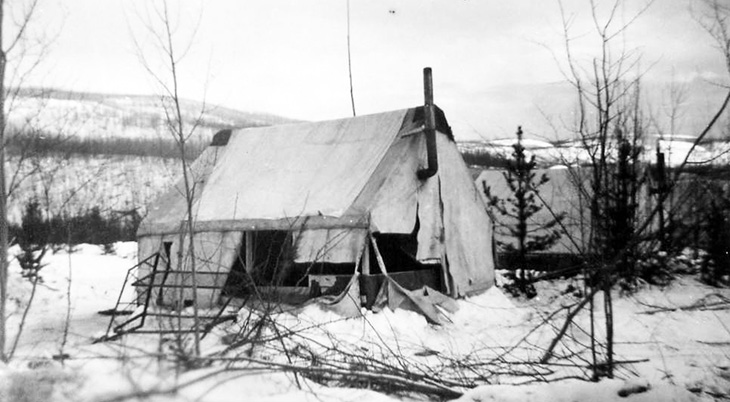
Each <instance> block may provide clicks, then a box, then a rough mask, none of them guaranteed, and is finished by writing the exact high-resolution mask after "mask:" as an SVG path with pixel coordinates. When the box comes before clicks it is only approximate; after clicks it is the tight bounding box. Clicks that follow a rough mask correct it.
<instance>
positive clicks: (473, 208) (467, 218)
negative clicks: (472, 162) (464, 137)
mask: <svg viewBox="0 0 730 402" xmlns="http://www.w3.org/2000/svg"><path fill="white" fill-rule="evenodd" d="M437 149H438V157H439V172H438V179H439V193H440V197H441V205H442V208H443V215H442V219H443V226H444V242H445V248H446V250H445V254H446V260H447V264H448V275H449V276H450V282H451V289H450V294H451V296H453V297H461V296H466V295H470V294H473V293H477V292H480V291H484V290H486V289H489V288H490V287H491V286H492V285H494V265H495V264H494V251H493V245H492V235H493V233H492V231H493V228H492V221H491V219H490V218H489V215H488V214H487V209H486V205H485V204H484V201H483V199H482V197H481V195H480V194H479V190H478V189H477V187H476V186H475V184H474V181H473V180H472V179H471V174H470V173H469V170H468V169H467V167H466V164H465V163H464V160H463V159H462V157H461V155H460V154H459V151H458V150H457V148H456V144H454V143H453V142H451V141H449V139H448V138H447V137H446V136H444V135H438V136H437Z"/></svg>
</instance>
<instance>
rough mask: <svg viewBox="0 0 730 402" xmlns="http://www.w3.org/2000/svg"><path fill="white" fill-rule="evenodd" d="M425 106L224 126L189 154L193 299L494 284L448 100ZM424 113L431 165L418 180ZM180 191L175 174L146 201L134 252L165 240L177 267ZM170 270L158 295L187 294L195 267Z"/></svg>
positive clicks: (183, 251)
mask: <svg viewBox="0 0 730 402" xmlns="http://www.w3.org/2000/svg"><path fill="white" fill-rule="evenodd" d="M430 110H432V111H433V112H430ZM430 110H429V109H426V107H417V108H412V109H405V110H397V111H392V112H386V113H379V114H373V115H367V116H358V117H353V118H347V119H340V120H333V121H324V122H315V123H302V124H290V125H280V126H271V127H261V128H249V129H242V130H234V131H232V132H231V131H223V132H220V133H218V134H217V135H216V137H215V138H214V139H213V142H212V144H211V146H210V147H208V148H207V149H206V150H205V151H204V152H203V153H202V155H201V156H200V157H199V158H198V159H197V160H196V161H195V162H194V164H193V165H192V171H193V176H194V181H195V183H194V188H195V192H194V205H193V217H194V218H193V225H194V233H195V234H194V236H193V239H194V241H193V245H194V256H195V258H194V262H195V268H196V272H198V273H199V275H197V276H198V279H197V280H196V283H197V284H198V293H197V300H198V303H199V304H200V305H203V306H205V305H212V304H215V303H218V302H219V301H220V299H221V297H226V296H242V295H245V294H246V292H254V291H258V290H260V289H267V290H269V289H273V288H276V289H278V290H280V291H281V292H283V293H287V292H288V295H289V296H291V297H292V298H296V296H297V295H299V296H301V298H307V297H309V296H317V295H320V294H324V295H328V294H332V295H333V296H332V301H331V303H333V304H335V303H336V302H337V301H338V300H341V299H342V298H343V295H349V296H351V299H352V300H357V303H356V304H357V306H356V307H357V308H358V309H359V307H360V302H361V301H362V302H363V303H365V304H366V305H368V306H372V305H373V304H377V303H378V302H382V300H384V299H385V296H388V297H389V299H390V301H389V303H391V305H392V303H396V304H398V303H400V304H412V303H416V304H418V302H419V298H423V297H425V296H429V295H431V296H433V297H435V295H436V293H435V292H433V291H432V290H429V289H422V287H423V286H424V285H428V286H429V287H430V288H432V289H435V290H439V291H442V292H443V293H445V294H447V295H449V296H452V297H460V296H464V295H469V294H472V293H475V292H480V291H483V290H485V289H487V288H489V287H490V286H492V284H493V282H494V263H493V251H492V223H491V221H490V219H489V217H488V215H487V213H486V210H485V204H484V203H483V200H482V198H481V196H480V194H479V191H478V189H477V188H476V187H475V185H474V182H473V180H472V179H471V176H470V174H469V171H468V170H467V167H466V166H465V164H464V162H463V161H462V159H461V156H460V154H459V153H458V151H457V149H456V145H455V143H454V141H453V137H452V134H451V130H450V128H449V126H448V124H447V122H446V118H445V116H444V114H443V112H442V111H441V110H440V109H438V108H435V107H434V108H433V109H430ZM429 113H433V115H434V119H432V121H435V129H436V130H435V132H436V133H435V136H434V137H432V138H434V140H435V142H434V144H435V145H436V147H435V151H436V154H435V156H437V157H438V164H439V166H438V170H436V171H435V172H431V173H433V176H431V177H428V178H423V179H421V178H419V177H418V175H417V172H418V171H419V170H422V169H423V168H424V167H425V166H426V165H427V160H428V154H427V142H428V141H427V139H426V135H424V131H425V129H424V119H425V117H424V115H428V114H429ZM426 120H428V119H427V118H426ZM183 194H184V191H183V186H182V184H178V185H177V186H175V187H174V188H172V189H170V190H169V191H168V192H167V193H166V194H164V195H163V196H162V197H161V198H160V199H158V200H157V201H156V202H155V203H153V204H152V205H150V206H149V207H148V215H147V216H146V218H145V219H144V221H143V222H142V223H141V225H140V228H139V231H138V233H137V237H138V244H139V258H140V259H143V258H146V257H147V256H149V255H151V254H153V253H155V252H158V251H161V252H162V253H163V254H164V255H166V256H169V263H167V264H166V267H164V270H169V271H170V272H173V273H174V272H181V273H182V272H189V271H190V270H191V268H192V262H193V260H191V257H190V253H189V251H190V250H189V246H188V245H187V244H188V243H189V238H188V237H187V236H188V235H187V234H186V230H185V223H184V220H185V217H186V202H185V197H183ZM141 274H142V275H143V274H144V273H141ZM353 277H354V278H355V279H354V280H351V279H352V278H353ZM156 280H158V279H156ZM167 281H168V282H173V283H178V284H179V285H180V286H178V287H177V288H173V289H171V290H170V291H169V292H167V293H166V292H161V294H160V297H159V298H158V302H160V303H163V304H165V303H173V302H174V301H175V300H180V299H181V298H182V299H183V300H184V301H187V302H188V303H189V302H190V300H192V296H191V295H192V290H191V289H190V287H191V286H192V285H191V283H190V275H183V274H177V275H172V276H171V277H170V278H167ZM253 285H257V286H256V287H253ZM338 294H339V295H340V297H339V298H338V297H336V296H335V295H338ZM424 295H425V296H424ZM394 300H395V301H394Z"/></svg>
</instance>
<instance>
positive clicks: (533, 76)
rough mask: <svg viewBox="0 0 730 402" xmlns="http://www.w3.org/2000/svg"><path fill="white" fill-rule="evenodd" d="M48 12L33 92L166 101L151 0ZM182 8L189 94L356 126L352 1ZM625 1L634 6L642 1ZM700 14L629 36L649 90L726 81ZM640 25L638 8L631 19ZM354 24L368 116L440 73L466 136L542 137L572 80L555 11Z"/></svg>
mask: <svg viewBox="0 0 730 402" xmlns="http://www.w3.org/2000/svg"><path fill="white" fill-rule="evenodd" d="M40 1H41V4H42V9H41V10H40V11H41V13H39V15H38V18H37V19H36V21H35V22H36V26H35V29H36V30H39V29H43V30H45V31H46V32H47V33H49V35H50V36H52V37H54V38H55V39H54V41H53V44H52V50H51V53H50V55H49V56H48V57H46V60H45V62H44V64H43V67H42V72H43V73H42V74H38V75H36V76H35V77H34V78H33V79H32V80H30V83H33V84H35V85H46V86H53V87H60V88H66V89H72V90H77V91H93V92H112V93H142V94H147V93H154V92H155V91H156V89H155V86H154V82H153V81H152V80H151V79H150V77H149V75H148V74H147V73H146V72H145V71H144V69H143V68H142V66H141V64H140V62H139V60H138V58H137V56H136V54H135V53H136V52H135V47H134V45H133V41H132V35H135V36H137V37H139V38H140V39H141V40H142V42H143V43H146V44H149V42H148V40H145V38H144V33H143V31H142V30H141V26H140V24H139V15H140V14H144V13H145V5H146V4H148V3H149V2H148V1H143V0H137V1H133V0H63V1H61V0H40ZM170 3H171V4H172V5H174V6H180V9H179V13H178V12H176V13H174V16H175V19H176V20H177V21H179V27H178V30H177V33H178V34H180V35H181V36H180V37H181V39H182V40H181V42H185V41H186V38H188V37H189V36H190V33H191V32H193V27H194V26H196V25H197V26H198V29H197V31H196V32H195V39H194V42H193V45H192V48H191V50H190V52H189V53H187V55H186V57H185V58H184V59H183V61H182V63H181V72H180V82H181V87H182V95H183V96H185V97H187V98H190V99H196V100H202V99H205V100H206V101H207V102H209V103H214V104H220V105H223V106H227V107H231V108H234V109H239V110H245V111H263V112H270V113H274V114H279V115H283V116H287V117H292V118H298V119H304V120H321V119H331V118H340V117H347V116H350V115H351V106H350V98H349V86H348V71H347V47H346V26H347V19H346V15H347V13H346V1H345V0H306V1H305V0H209V1H206V2H204V4H202V5H201V4H200V3H198V2H194V1H185V2H182V1H181V2H174V1H170ZM604 3H605V2H604ZM627 3H629V6H627V7H628V8H634V7H639V6H640V5H641V4H643V3H644V2H643V1H641V0H629V1H627ZM587 4H588V2H587V1H585V0H565V2H564V6H565V9H566V10H567V12H568V14H570V15H571V17H572V18H573V26H572V30H571V33H572V34H573V35H575V36H576V37H577V38H580V40H579V41H578V42H576V44H575V48H574V49H575V50H576V51H577V52H578V53H579V55H580V57H581V59H582V60H590V55H589V54H590V53H591V52H592V51H593V49H595V47H594V46H595V43H596V41H595V40H594V39H591V38H590V36H589V33H590V32H591V26H590V25H589V23H590V12H589V11H590V10H589V8H588V7H587ZM690 5H692V6H693V7H695V8H696V7H699V2H698V1H697V0H694V1H692V0H656V1H655V2H654V4H653V5H652V6H651V7H650V8H649V9H648V11H647V12H646V13H645V14H644V15H642V16H641V17H640V18H639V19H638V20H637V21H636V22H635V24H634V25H633V26H632V27H631V29H630V30H629V31H628V32H627V36H626V37H627V38H628V43H627V47H628V48H631V49H637V50H638V51H640V52H641V53H642V54H643V56H642V62H641V65H642V68H644V69H648V73H647V75H646V79H647V80H654V81H660V82H663V81H667V80H669V79H670V77H672V74H673V76H674V77H675V78H677V79H681V80H685V81H691V80H692V79H694V78H696V77H710V78H713V77H724V76H725V73H723V64H722V59H721V57H720V56H719V53H718V52H717V51H716V50H715V49H714V48H713V47H712V42H711V40H710V38H709V36H708V35H707V34H706V33H705V32H704V31H703V30H702V29H701V28H700V27H699V25H698V24H697V23H696V22H695V20H694V19H693V17H692V14H691V13H690V11H689V8H690ZM174 8H176V9H177V7H174ZM631 15H633V11H632V10H631V9H625V10H622V11H621V13H620V17H622V18H629V17H630V16H631ZM350 24H351V45H352V68H353V79H354V91H355V103H356V108H357V112H358V114H367V113H376V112H380V111H386V110H392V109H400V108H407V107H412V106H416V105H419V104H421V103H422V102H423V91H422V76H421V71H422V68H423V67H425V66H430V67H432V68H433V70H434V85H435V102H436V104H437V105H439V106H440V107H441V108H442V109H444V111H445V112H446V115H447V117H448V118H449V121H450V123H451V125H452V126H453V127H454V129H455V132H456V135H457V138H460V139H470V138H475V137H476V138H478V136H479V135H481V136H482V137H489V138H495V137H504V136H509V135H511V134H512V133H513V132H514V129H515V128H516V126H517V125H519V124H523V125H528V126H529V125H532V126H533V129H532V131H533V132H534V131H540V130H542V129H543V127H539V126H540V124H541V123H539V122H538V121H539V120H540V119H543V118H542V117H541V116H539V112H538V107H540V108H544V107H545V105H547V108H548V109H549V106H550V103H551V100H550V94H549V92H548V93H547V95H546V94H545V93H541V94H534V95H533V94H532V93H531V91H532V90H533V88H535V84H541V83H551V82H558V81H561V80H562V76H561V74H560V72H559V69H558V68H557V64H556V62H555V60H554V59H553V57H552V56H551V53H550V51H548V50H547V49H548V48H550V49H554V50H555V51H557V52H558V53H559V54H560V55H562V53H560V52H561V46H562V34H561V22H560V11H559V7H558V3H557V1H551V0H533V1H503V0H502V1H497V0H351V2H350ZM591 40H592V41H591ZM180 47H182V46H180ZM150 57H151V58H154V57H153V56H150ZM543 125H544V123H543ZM527 131H528V132H529V131H530V128H527Z"/></svg>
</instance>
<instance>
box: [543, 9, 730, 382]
mask: <svg viewBox="0 0 730 402" xmlns="http://www.w3.org/2000/svg"><path fill="white" fill-rule="evenodd" d="M650 4H651V2H649V3H646V5H645V6H644V7H643V8H641V9H639V10H638V11H637V12H636V13H635V14H634V15H633V16H632V17H631V18H630V19H628V22H619V20H618V17H617V15H618V14H620V13H619V10H620V9H621V8H622V7H623V6H624V2H623V1H621V0H615V1H613V2H612V5H611V6H609V8H608V12H607V14H606V15H607V16H606V17H604V18H603V19H601V18H599V13H598V7H597V4H596V2H595V1H591V3H590V5H591V12H592V16H593V22H594V32H595V33H597V37H598V39H599V45H598V47H597V49H598V56H597V57H595V58H593V60H592V61H591V62H590V63H588V66H587V67H586V66H585V65H583V64H581V63H579V62H578V60H577V59H576V57H575V56H574V54H573V44H572V42H571V41H572V39H571V37H570V35H569V30H570V29H569V28H570V22H571V18H569V17H568V15H567V13H566V10H565V9H564V8H563V7H562V3H560V8H561V14H562V16H563V29H564V38H565V57H566V59H567V63H566V66H567V67H566V68H565V69H564V70H563V71H564V74H565V77H566V79H567V80H568V81H569V82H570V83H571V84H572V85H573V87H574V88H575V90H576V94H577V100H578V102H577V104H578V113H577V118H576V124H575V130H574V132H575V133H576V134H577V136H578V138H579V140H580V141H581V143H582V146H583V148H584V149H585V150H586V153H587V154H588V155H589V159H590V163H589V165H590V169H591V173H590V175H591V180H590V181H589V183H590V185H589V188H588V189H582V190H583V191H581V193H582V194H587V197H588V200H589V202H590V211H591V224H592V225H591V226H592V228H591V230H592V234H591V244H590V245H591V248H592V253H591V254H590V255H589V256H587V260H588V266H589V267H590V269H589V270H588V271H587V272H586V274H587V275H586V281H587V282H586V287H587V288H589V289H590V291H587V292H586V293H587V296H586V298H584V300H583V301H581V302H580V303H579V304H578V305H577V306H576V307H574V309H573V310H572V311H571V312H570V314H569V315H568V317H567V318H566V321H565V323H564V324H563V326H561V327H560V329H559V331H558V335H557V336H556V337H555V338H554V339H553V341H552V342H551V344H550V346H549V347H548V349H547V351H546V353H545V354H544V355H543V358H542V362H546V361H547V360H548V359H549V358H550V357H551V356H552V353H553V350H554V348H555V346H556V345H557V343H558V341H559V339H560V338H561V337H562V336H564V335H565V333H566V330H567V329H568V327H569V326H570V325H571V322H572V320H573V318H574V317H575V316H576V314H577V313H578V312H579V310H581V309H582V308H584V307H586V306H589V312H590V317H591V320H590V323H591V328H590V336H591V351H592V355H593V356H592V370H593V373H594V377H600V376H604V375H605V376H609V377H610V376H612V373H613V313H612V301H611V289H612V287H613V285H614V284H615V283H616V282H617V281H618V279H619V278H623V279H624V280H626V279H629V280H630V279H631V278H632V277H634V275H635V270H634V269H635V267H633V266H632V265H633V264H634V263H635V258H633V257H634V256H635V254H634V253H635V252H636V250H637V249H638V247H639V246H640V244H641V243H642V242H643V240H645V237H644V236H645V233H646V231H647V229H648V228H649V227H650V225H651V222H652V221H653V219H654V218H655V216H656V215H657V214H658V212H659V211H660V210H661V209H662V204H663V203H664V201H665V200H666V198H667V197H669V195H670V194H671V191H672V188H671V183H675V182H676V181H677V179H678V178H679V176H680V174H681V173H682V170H683V168H684V167H685V165H686V164H687V162H688V159H689V158H690V156H691V155H692V152H693V151H694V149H695V148H696V147H697V145H698V144H699V142H700V141H702V140H703V139H704V138H705V136H706V135H707V133H708V132H709V131H710V130H711V129H712V128H713V127H714V126H715V124H716V123H717V121H718V119H719V118H720V116H722V114H723V113H724V112H725V110H726V108H727V105H728V102H729V101H730V91H728V94H727V96H726V97H725V99H724V100H723V101H722V102H721V104H720V105H719V107H718V110H717V112H716V113H715V115H714V116H713V117H712V119H711V120H710V121H709V122H708V123H707V125H706V126H705V128H704V129H703V130H702V131H701V132H700V133H698V135H697V138H696V140H695V141H694V143H693V145H692V147H691V148H690V150H689V152H688V153H687V155H686V156H685V158H684V160H683V162H682V163H681V164H680V165H679V166H678V167H677V168H676V169H675V170H674V174H673V175H672V178H671V179H670V188H669V189H667V190H666V191H664V192H663V193H662V195H661V196H660V197H658V198H659V199H658V200H657V202H656V205H655V206H654V207H653V208H652V209H651V211H650V212H649V213H647V214H645V215H642V216H639V215H637V213H636V212H637V208H636V206H637V204H636V191H638V189H639V187H640V184H639V177H640V176H639V175H638V173H639V169H641V166H640V164H639V162H640V159H639V158H638V157H636V155H637V153H638V152H640V149H641V135H642V133H643V132H644V127H645V124H646V119H645V117H644V116H643V112H642V107H641V103H640V99H641V98H640V94H641V91H640V89H641V86H640V78H641V75H642V72H641V71H638V69H637V67H638V65H639V60H640V57H639V55H638V54H636V53H634V52H631V51H628V50H626V49H625V47H624V46H623V44H624V43H625V42H623V41H622V40H621V36H622V35H624V34H625V33H626V31H627V29H628V27H629V26H630V25H631V24H632V23H633V22H634V21H635V20H636V18H638V17H639V16H640V15H641V14H642V13H643V12H644V11H645V10H646V9H647V7H649V5H650ZM706 6H707V7H706V10H709V11H708V12H707V13H705V14H703V15H704V17H705V19H704V20H701V21H700V22H701V23H702V24H703V26H704V27H705V29H707V31H708V32H709V33H710V34H711V35H712V37H713V39H714V40H715V41H716V43H717V44H718V48H719V49H720V51H721V53H722V55H723V57H724V58H725V61H726V64H727V66H728V71H730V34H729V32H730V31H728V26H727V21H728V20H727V18H728V16H729V14H730V13H729V12H728V8H727V6H723V5H721V4H720V3H719V2H718V1H717V0H707V2H706ZM679 100H681V98H679V99H678V100H677V102H679ZM617 234H618V235H619V236H620V237H618V236H616V235H617ZM629 283H630V282H629ZM598 292H603V294H604V306H603V307H604V311H605V317H606V320H605V327H606V340H605V344H604V346H605V349H604V351H603V352H601V351H599V350H598V344H597V342H596V337H595V332H594V320H593V297H594V296H595V295H596V294H597V293H598ZM599 354H602V356H599ZM599 360H600V361H599Z"/></svg>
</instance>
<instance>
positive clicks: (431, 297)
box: [373, 276, 459, 325]
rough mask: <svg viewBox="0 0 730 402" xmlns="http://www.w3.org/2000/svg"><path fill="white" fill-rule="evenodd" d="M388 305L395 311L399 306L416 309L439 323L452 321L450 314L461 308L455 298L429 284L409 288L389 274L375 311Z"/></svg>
mask: <svg viewBox="0 0 730 402" xmlns="http://www.w3.org/2000/svg"><path fill="white" fill-rule="evenodd" d="M386 306H387V307H388V308H389V309H391V310H393V311H395V310H396V309H398V308H401V309H406V310H411V311H415V312H417V313H419V314H422V315H423V316H424V317H426V320H427V321H428V322H430V323H432V324H439V325H443V324H446V323H449V322H451V319H450V318H449V316H448V314H449V313H451V314H453V313H455V312H456V311H458V309H459V306H458V304H457V303H456V301H455V300H453V299H451V298H450V297H448V296H446V295H445V294H443V293H441V292H439V291H437V290H434V289H432V288H430V287H428V286H424V287H422V288H420V289H416V290H408V289H406V288H404V287H402V286H401V285H399V284H398V283H397V282H396V281H395V280H393V279H392V278H390V277H389V276H386V280H385V281H384V282H383V285H382V286H381V288H380V292H378V297H377V298H376V300H375V303H374V304H373V311H376V312H377V311H381V310H382V309H383V308H385V307H386Z"/></svg>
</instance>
